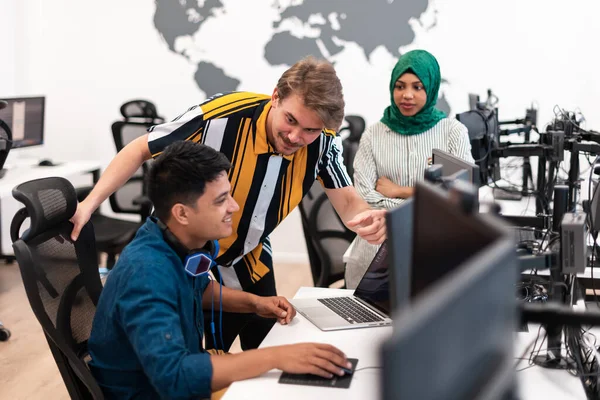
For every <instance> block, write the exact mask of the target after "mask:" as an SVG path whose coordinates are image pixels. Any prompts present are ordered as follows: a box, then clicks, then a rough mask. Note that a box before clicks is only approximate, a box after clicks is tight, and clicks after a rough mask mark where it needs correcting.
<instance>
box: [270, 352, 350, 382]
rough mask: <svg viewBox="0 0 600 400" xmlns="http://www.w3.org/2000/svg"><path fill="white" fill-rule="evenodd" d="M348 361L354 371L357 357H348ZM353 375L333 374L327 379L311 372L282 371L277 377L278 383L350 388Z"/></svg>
mask: <svg viewBox="0 0 600 400" xmlns="http://www.w3.org/2000/svg"><path fill="white" fill-rule="evenodd" d="M348 361H350V363H351V364H352V368H351V370H352V371H354V370H355V369H356V365H357V364H358V359H357V358H349V359H348ZM353 376H354V372H353V373H352V374H345V375H344V376H338V375H333V378H331V379H329V378H323V377H320V376H318V375H312V374H288V373H287V372H284V373H282V374H281V377H280V378H279V383H285V384H289V385H304V386H320V387H331V388H339V389H348V388H350V382H352V377H353Z"/></svg>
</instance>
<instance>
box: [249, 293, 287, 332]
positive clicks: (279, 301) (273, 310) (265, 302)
mask: <svg viewBox="0 0 600 400" xmlns="http://www.w3.org/2000/svg"><path fill="white" fill-rule="evenodd" d="M254 312H255V313H256V314H258V315H260V316H261V317H265V318H277V321H278V322H279V323H280V324H282V325H286V324H289V323H290V321H291V320H292V319H293V318H294V317H295V316H296V310H294V307H292V305H291V304H290V302H289V301H287V299H286V298H285V297H281V296H272V297H260V296H256V299H255V303H254Z"/></svg>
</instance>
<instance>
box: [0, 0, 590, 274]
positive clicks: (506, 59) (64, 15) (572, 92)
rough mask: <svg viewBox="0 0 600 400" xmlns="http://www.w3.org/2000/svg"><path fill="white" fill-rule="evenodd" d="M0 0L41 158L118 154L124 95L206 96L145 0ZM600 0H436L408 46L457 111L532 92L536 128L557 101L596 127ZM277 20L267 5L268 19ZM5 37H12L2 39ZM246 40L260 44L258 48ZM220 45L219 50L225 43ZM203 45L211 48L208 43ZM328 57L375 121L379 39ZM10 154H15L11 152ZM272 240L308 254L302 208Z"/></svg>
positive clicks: (515, 112) (281, 254) (383, 67)
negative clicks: (38, 121)
mask: <svg viewBox="0 0 600 400" xmlns="http://www.w3.org/2000/svg"><path fill="white" fill-rule="evenodd" d="M224 3H226V5H228V6H229V7H232V9H233V10H242V11H239V13H242V12H243V13H246V14H247V13H248V12H251V10H252V9H254V8H256V9H258V8H260V7H269V6H270V5H271V4H272V1H271V0H261V1H259V0H256V1H254V2H252V7H251V8H249V9H247V10H246V9H242V8H241V7H243V6H244V4H245V0H228V1H226V2H224ZM238 3H239V4H238ZM0 4H1V5H2V8H1V10H0V35H1V36H0V37H2V38H3V40H2V43H1V44H0V49H2V52H1V54H2V60H1V62H0V94H1V95H7V96H8V95H35V94H43V95H46V97H47V114H46V142H47V144H46V145H45V146H44V148H43V149H42V150H38V151H39V152H42V153H43V155H44V156H45V157H50V158H53V159H56V160H69V159H80V158H96V159H99V160H100V161H102V162H103V163H107V162H108V161H109V160H110V159H111V158H112V157H113V155H114V146H113V142H112V138H111V135H110V131H109V129H110V124H111V123H112V122H113V121H114V120H116V119H117V118H119V113H118V109H119V106H120V105H121V104H122V103H123V102H124V101H126V100H128V99H131V98H147V99H149V100H151V101H153V102H154V103H155V104H156V105H157V107H158V109H159V111H160V112H161V113H162V114H163V115H165V116H166V117H167V118H172V117H174V116H176V115H177V114H179V113H180V112H181V111H183V110H184V109H186V108H187V107H188V106H189V105H191V104H195V103H198V102H199V101H201V100H202V99H203V98H204V97H205V94H204V93H202V92H201V91H200V90H199V89H198V88H197V86H196V84H195V83H194V81H193V74H194V71H195V66H194V65H193V64H192V63H190V62H188V61H187V60H186V59H185V58H183V57H182V56H180V55H177V54H174V53H173V52H170V51H168V49H167V45H166V44H165V43H164V42H163V41H162V39H161V38H160V36H159V35H158V33H157V32H156V30H155V28H154V26H153V16H154V7H155V5H154V2H153V1H151V0H128V1H118V0H105V1H103V2H88V1H75V0H53V1H52V2H49V1H43V0H20V1H19V0H1V3H0ZM599 4H600V3H599V2H598V1H597V0H572V1H570V2H568V3H565V2H563V1H559V0H520V1H517V0H496V1H489V0H452V1H449V0H437V1H435V2H431V4H430V7H429V10H428V11H427V12H426V13H425V15H423V16H422V18H421V21H420V22H419V21H417V20H414V21H412V23H411V24H412V27H413V29H414V31H415V33H416V39H415V42H414V43H413V44H412V45H411V46H409V47H407V48H406V49H403V50H409V49H412V48H417V47H418V48H425V49H428V50H429V51H431V52H432V53H433V54H435V55H436V57H437V58H438V60H439V62H440V65H441V68H442V72H443V76H444V78H445V79H447V80H448V81H449V84H448V85H445V86H444V91H445V93H446V96H447V98H448V100H449V102H450V105H451V106H452V108H453V111H454V112H457V111H461V110H464V109H466V107H467V93H469V92H477V93H480V94H482V95H483V94H484V93H485V90H486V89H487V88H492V89H493V90H494V92H495V93H496V94H497V95H498V96H499V98H500V104H499V105H500V112H501V118H505V119H512V118H516V117H522V116H524V111H525V108H526V107H527V106H529V104H530V103H531V102H532V101H535V102H536V103H537V104H538V106H539V122H540V125H542V126H543V124H545V123H547V122H548V121H549V120H550V119H551V117H552V109H553V106H554V105H555V104H559V105H561V106H562V107H564V108H567V109H571V110H572V109H574V108H575V107H579V108H580V109H581V111H582V112H583V113H584V114H585V116H586V118H587V121H588V125H587V126H588V127H590V128H596V129H600V115H599V114H596V112H595V111H596V109H597V107H598V99H599V95H600V81H599V79H598V69H597V65H598V61H599V59H600V57H599V51H600V50H598V45H597V40H598V38H599V37H600V25H598V24H597V23H596V21H595V20H594V19H596V18H597V16H598V15H600V5H599ZM259 6H260V7H259ZM239 13H238V12H234V13H232V14H231V15H234V14H239ZM231 15H230V16H228V17H227V18H231ZM12 16H14V18H12ZM272 18H273V16H272V15H269V17H268V18H267V20H269V21H270V20H272ZM219 30H220V26H219V24H214V23H213V24H208V23H207V24H206V31H203V32H202V35H206V36H202V35H201V36H200V37H201V38H206V40H207V41H208V40H209V39H210V38H212V39H213V40H214V37H215V35H214V33H215V32H219ZM232 32H233V31H232ZM390 32H391V33H393V27H390ZM219 34H220V35H224V34H223V32H219ZM234 35H235V34H234V33H231V36H228V35H226V34H225V35H224V36H223V43H230V42H231V41H233V40H234V39H236V38H237V37H238V36H237V35H236V36H234ZM267 36H268V35H266V34H265V32H264V30H261V34H260V35H258V36H257V37H256V38H253V40H255V41H264V40H266V38H267ZM11 37H14V38H15V40H14V41H12V40H5V39H6V38H11ZM250 42H251V40H250V39H249V43H250ZM259 44H260V43H259ZM253 46H255V47H252V49H255V48H256V49H257V50H256V51H258V49H260V48H261V47H260V46H258V45H256V44H254V45H253ZM261 46H262V44H261ZM217 47H218V46H217ZM223 47H224V51H225V52H226V51H227V46H223ZM207 51H209V52H214V51H216V50H215V46H214V45H213V46H211V47H210V48H209V49H208V50H207ZM252 51H255V50H252ZM228 54H229V53H228ZM260 58H261V57H257V58H256V59H260ZM223 59H224V60H226V62H228V63H231V64H232V65H231V68H232V70H235V71H238V70H239V69H240V67H241V66H242V67H243V68H244V69H248V70H253V69H255V70H257V71H260V73H259V74H257V78H256V79H255V80H252V81H248V86H249V87H247V88H246V87H244V88H242V89H248V90H263V91H270V90H271V87H270V86H268V85H267V86H268V87H267V86H265V82H269V79H270V81H272V82H273V84H274V83H275V81H276V79H277V78H278V76H279V73H280V71H281V69H280V68H271V69H270V70H268V71H267V70H265V63H264V61H262V62H258V61H257V62H255V63H253V62H252V61H251V60H248V59H243V60H241V61H240V60H237V59H236V58H235V57H233V56H231V54H229V56H227V57H223ZM335 60H336V61H337V63H336V68H337V69H338V72H339V75H340V78H341V79H342V83H343V84H344V87H345V95H346V102H347V105H348V108H347V112H348V113H358V114H361V115H363V116H365V117H366V119H367V122H369V123H372V122H375V121H376V120H377V119H378V118H379V116H380V115H381V112H382V110H383V108H384V107H385V106H386V105H387V102H388V98H389V95H388V92H387V84H388V79H389V72H390V71H391V68H392V67H393V64H394V62H395V60H394V58H393V57H392V56H391V55H390V54H389V53H388V52H387V51H386V50H384V49H383V48H380V49H378V50H376V51H375V53H374V54H373V56H372V57H371V59H370V60H367V59H366V58H365V56H364V54H363V52H362V51H361V49H359V48H358V46H354V45H348V46H347V49H346V50H345V51H344V52H342V53H340V54H338V55H337V56H335ZM233 63H236V64H235V65H233ZM270 75H272V76H270ZM15 153H18V152H15ZM16 156H18V154H12V153H11V156H9V158H10V157H16ZM272 240H273V247H274V250H275V253H276V256H275V257H276V259H277V260H278V261H288V262H289V261H300V262H306V261H307V260H308V258H307V256H306V247H305V243H304V240H303V237H302V230H301V225H300V221H299V216H298V213H297V212H295V213H293V214H292V215H290V217H289V218H288V219H287V220H286V221H285V222H284V223H283V224H282V225H281V226H280V227H279V228H278V230H277V231H276V232H275V233H274V234H273V235H272Z"/></svg>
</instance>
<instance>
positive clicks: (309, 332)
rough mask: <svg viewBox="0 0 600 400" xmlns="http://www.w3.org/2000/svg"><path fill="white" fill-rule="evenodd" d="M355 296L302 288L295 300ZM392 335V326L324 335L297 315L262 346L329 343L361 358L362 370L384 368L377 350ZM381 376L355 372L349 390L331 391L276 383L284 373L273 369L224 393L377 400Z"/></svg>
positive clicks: (264, 399)
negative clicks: (381, 366) (376, 391)
mask: <svg viewBox="0 0 600 400" xmlns="http://www.w3.org/2000/svg"><path fill="white" fill-rule="evenodd" d="M352 293H353V290H345V289H327V288H308V287H303V288H300V290H298V293H296V296H294V298H303V297H304V298H310V297H322V296H331V297H333V296H348V295H349V294H352ZM391 333H392V328H391V327H390V326H386V327H381V328H365V329H349V330H343V331H333V332H323V331H321V330H320V329H319V328H317V327H316V326H314V325H313V324H312V323H311V322H310V321H308V320H307V319H306V318H304V317H303V316H301V315H300V314H297V315H296V318H294V320H293V321H292V323H291V324H290V325H279V324H275V326H274V327H273V329H271V331H270V332H269V334H268V335H267V337H266V338H265V340H264V341H263V342H262V343H261V345H260V347H261V348H262V347H271V346H279V345H284V344H292V343H302V342H318V343H328V344H332V345H334V346H336V347H337V348H339V349H340V350H342V351H343V352H344V353H345V354H346V356H348V357H350V358H358V365H357V368H358V369H360V368H363V367H373V366H379V365H381V363H380V361H379V352H378V349H379V346H380V343H381V342H382V341H383V340H385V339H386V338H387V337H388V336H389V335H390V334H391ZM380 374H381V370H379V369H366V370H363V371H356V372H355V375H354V377H353V378H352V383H351V385H350V389H328V388H321V387H311V386H298V385H282V384H279V383H277V381H278V380H279V376H280V375H281V371H278V370H272V371H270V372H267V373H266V374H263V375H261V376H260V377H258V378H254V379H248V380H246V381H242V382H236V383H234V384H233V385H231V387H230V388H229V389H228V390H227V392H226V393H225V396H224V397H223V400H236V399H253V400H255V399H259V400H268V399H285V400H294V399H313V400H316V399H322V398H326V399H327V400H338V399H339V400H342V399H343V400H352V399H356V400H366V399H377V398H379V394H378V393H374V388H378V387H379V377H380Z"/></svg>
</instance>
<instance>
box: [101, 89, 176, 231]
mask: <svg viewBox="0 0 600 400" xmlns="http://www.w3.org/2000/svg"><path fill="white" fill-rule="evenodd" d="M120 111H121V115H122V116H123V118H124V120H122V121H116V122H114V123H113V124H112V127H111V129H112V134H113V139H114V141H115V147H116V150H117V152H119V151H121V150H122V149H123V147H125V146H127V145H128V144H129V143H130V142H132V141H133V140H135V139H137V138H138V137H140V136H143V135H145V134H146V132H147V129H148V128H149V127H151V126H152V125H157V124H160V123H163V122H164V118H163V117H161V116H159V115H158V112H157V111H156V107H155V106H154V104H152V103H151V102H149V101H147V100H131V101H128V102H126V103H125V104H123V105H122V106H121V109H120ZM151 163H152V160H148V161H146V162H145V163H144V165H142V167H140V168H139V169H138V170H137V171H136V172H135V174H133V176H132V177H131V178H130V179H129V181H127V183H125V185H123V187H121V188H120V189H119V190H117V191H116V192H115V193H114V194H113V195H112V196H110V205H111V208H112V210H113V211H114V212H116V213H129V214H139V215H140V216H141V219H142V221H144V220H145V219H146V217H148V216H149V215H150V211H151V209H152V203H151V202H150V199H148V197H147V196H146V188H145V187H144V182H145V181H144V179H145V176H146V172H147V171H148V168H149V167H150V164H151Z"/></svg>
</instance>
